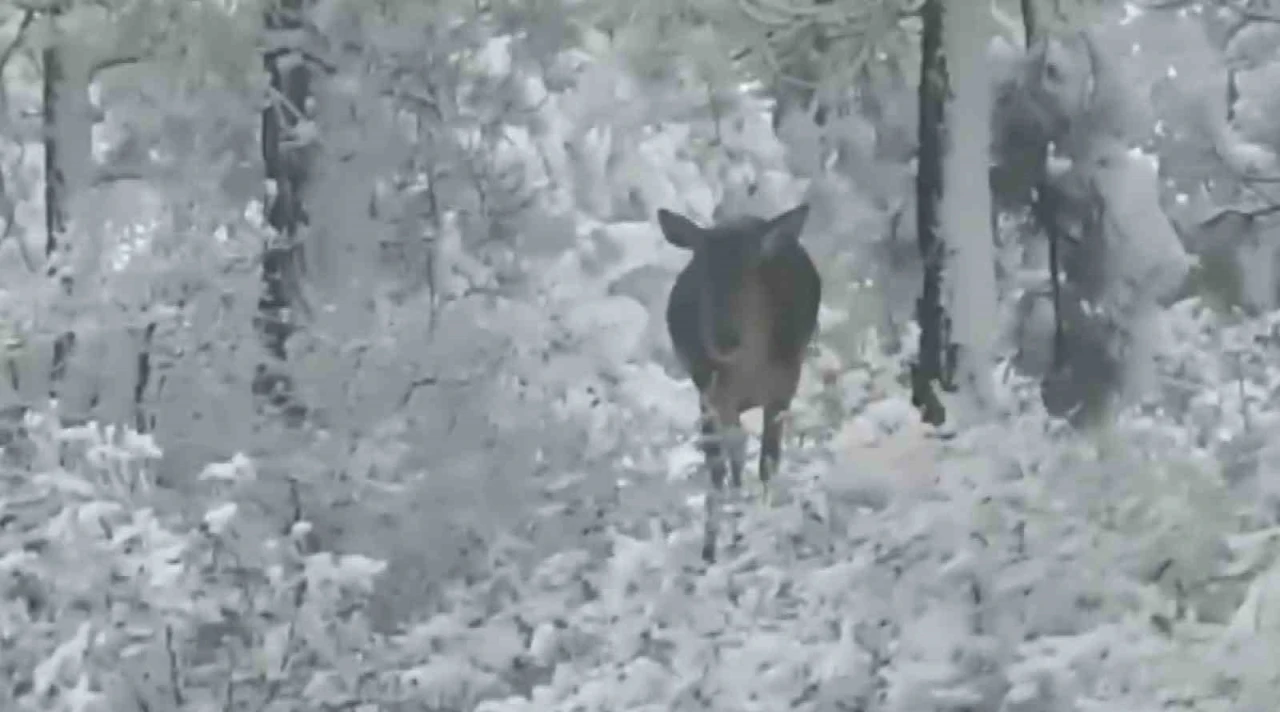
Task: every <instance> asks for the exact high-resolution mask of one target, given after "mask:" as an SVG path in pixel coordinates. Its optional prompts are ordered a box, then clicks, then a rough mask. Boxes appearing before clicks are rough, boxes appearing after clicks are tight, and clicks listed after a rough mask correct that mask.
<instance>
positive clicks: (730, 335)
mask: <svg viewBox="0 0 1280 712" xmlns="http://www.w3.org/2000/svg"><path fill="white" fill-rule="evenodd" d="M807 217H808V206H806V205H801V206H799V207H796V208H793V209H791V210H788V211H786V212H784V213H782V214H781V215H779V216H777V217H774V218H772V219H768V220H765V219H762V218H756V217H747V218H740V219H737V220H734V221H732V222H728V223H725V224H721V225H717V226H714V227H710V228H703V227H700V226H698V225H697V224H695V223H693V222H692V221H690V220H689V219H688V218H685V217H683V216H681V215H677V214H675V213H672V212H670V211H667V210H660V211H658V223H659V225H660V226H661V228H662V232H663V235H664V236H665V237H666V239H667V241H668V242H670V243H671V244H673V245H676V246H677V247H681V248H684V249H688V250H690V251H691V252H692V253H693V259H692V260H690V262H689V264H688V266H686V267H685V269H684V271H682V272H681V273H680V275H679V276H678V277H676V281H675V285H674V286H673V287H672V288H671V295H670V298H669V300H668V302H667V330H668V332H669V333H670V335H671V343H672V347H673V349H674V350H675V352H676V355H677V357H678V358H679V360H680V362H681V363H682V364H683V365H684V368H685V370H687V371H688V372H689V375H690V377H691V378H692V379H693V382H694V385H695V386H696V387H697V389H698V392H699V394H700V396H701V421H702V435H703V442H702V449H703V453H704V455H705V456H706V459H707V465H708V468H709V469H710V472H711V492H710V494H709V496H708V498H707V514H708V518H707V533H706V539H705V541H704V544H703V558H704V559H706V560H708V561H710V560H712V559H713V558H714V552H715V528H716V523H715V514H716V511H718V508H719V502H718V500H719V493H720V492H721V491H722V490H723V488H724V476H725V462H724V460H725V458H724V455H725V451H726V450H727V451H728V455H729V457H728V460H729V470H730V472H731V474H732V482H733V486H734V487H741V485H742V470H743V466H744V459H745V458H744V453H745V437H744V436H743V434H742V429H741V422H740V416H741V414H742V413H744V412H746V411H748V410H751V409H752V408H763V409H764V432H763V433H762V436H761V444H760V481H761V483H762V484H763V485H765V486H767V484H768V481H769V478H770V477H771V475H772V474H773V472H774V471H775V470H776V468H777V466H778V460H779V457H780V455H781V447H782V422H781V419H780V418H781V416H782V414H783V413H785V412H786V411H787V410H788V409H789V408H790V406H791V400H792V398H794V397H795V393H796V387H797V385H798V384H799V382H800V371H801V366H802V364H803V362H804V355H805V350H806V348H807V347H808V344H809V341H810V340H811V339H812V338H813V336H814V334H815V333H816V332H817V328H818V304H819V302H820V300H821V297H822V281H821V278H820V277H819V276H818V270H817V269H816V268H815V267H814V264H813V260H812V259H810V257H809V254H808V252H807V251H806V250H805V249H804V247H803V246H802V245H801V244H800V233H801V231H802V230H803V228H804V222H805V219H806V218H807Z"/></svg>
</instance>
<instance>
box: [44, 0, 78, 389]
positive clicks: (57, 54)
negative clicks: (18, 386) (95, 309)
mask: <svg viewBox="0 0 1280 712" xmlns="http://www.w3.org/2000/svg"><path fill="white" fill-rule="evenodd" d="M46 12H47V17H46V20H47V22H48V23H49V38H48V44H46V45H45V47H44V49H43V50H42V51H41V53H40V59H41V63H42V65H43V67H42V69H43V73H42V74H43V76H42V78H41V97H40V98H41V104H42V106H41V129H42V131H43V141H44V227H45V243H44V254H45V259H46V261H47V262H48V265H49V268H48V272H47V274H48V276H49V278H50V279H55V280H57V281H58V282H59V283H60V285H61V287H62V291H63V295H64V296H65V297H70V296H71V289H72V283H71V277H70V276H69V275H68V274H66V273H65V271H63V270H65V269H66V267H67V265H66V264H65V260H63V259H61V258H62V257H63V256H64V253H65V251H66V249H67V245H66V244H64V242H63V241H64V239H65V237H66V231H67V175H66V171H65V170H64V168H63V165H62V164H63V161H64V160H65V159H66V156H64V154H63V152H64V150H65V149H67V148H68V147H66V146H63V145H62V140H61V139H62V137H63V131H62V123H63V122H65V121H67V120H68V119H69V117H66V116H63V115H62V110H63V109H64V108H65V107H64V102H63V101H62V98H63V97H62V93H63V92H64V91H67V87H64V86H63V83H64V82H65V81H66V78H67V77H66V68H65V67H64V65H63V61H62V47H61V37H60V32H59V28H58V21H59V19H60V18H61V16H62V8H61V7H60V6H59V5H56V4H55V5H53V6H52V7H50V8H49V9H48V10H47V11H46ZM60 271H61V273H60ZM73 348H75V334H74V333H73V332H71V331H70V330H68V331H64V332H62V333H61V334H59V335H58V336H57V337H56V338H55V339H54V342H53V361H52V364H51V366H50V370H49V397H50V398H56V397H57V395H58V385H59V384H60V383H61V381H62V380H63V378H64V377H65V376H66V370H67V362H68V361H69V360H70V358H71V351H72V349H73Z"/></svg>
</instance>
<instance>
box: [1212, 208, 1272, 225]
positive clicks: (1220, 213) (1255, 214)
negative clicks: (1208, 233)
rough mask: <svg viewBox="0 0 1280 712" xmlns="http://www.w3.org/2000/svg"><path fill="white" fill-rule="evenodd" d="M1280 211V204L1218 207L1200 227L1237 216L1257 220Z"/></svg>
mask: <svg viewBox="0 0 1280 712" xmlns="http://www.w3.org/2000/svg"><path fill="white" fill-rule="evenodd" d="M1277 213H1280V204H1277V205H1264V206H1261V207H1256V208H1244V207H1239V206H1227V207H1224V208H1218V209H1217V210H1215V211H1214V213H1213V214H1212V215H1210V216H1209V217H1207V218H1205V219H1203V220H1201V221H1200V227H1213V226H1214V225H1216V224H1218V223H1220V222H1222V221H1223V220H1224V219H1226V218H1227V217H1231V216H1235V217H1240V218H1244V219H1245V220H1256V219H1258V218H1264V217H1268V216H1271V215H1275V214H1277Z"/></svg>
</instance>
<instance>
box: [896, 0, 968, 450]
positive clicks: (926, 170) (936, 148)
mask: <svg viewBox="0 0 1280 712" xmlns="http://www.w3.org/2000/svg"><path fill="white" fill-rule="evenodd" d="M944 2H945V0H924V4H923V5H922V6H921V8H920V16H921V20H922V23H923V25H922V27H921V33H920V87H919V96H920V117H919V124H918V130H919V154H918V156H917V161H916V235H917V240H918V241H919V245H920V257H921V259H922V261H923V263H924V283H923V285H922V290H921V294H920V298H919V299H918V300H917V301H916V320H917V321H918V322H919V324H920V348H919V353H918V354H917V355H916V362H915V363H914V364H912V366H911V402H912V404H913V405H915V406H916V407H917V408H919V409H920V415H921V418H922V419H923V420H924V422H926V423H929V424H931V425H941V424H942V423H943V422H944V421H945V420H946V415H947V414H946V409H945V408H944V407H943V403H942V398H941V395H940V393H939V392H938V391H939V389H947V388H950V384H951V371H952V363H951V361H952V359H951V358H950V352H951V350H952V349H951V346H950V344H949V343H948V342H949V341H950V331H951V329H950V319H949V318H948V317H947V315H946V313H945V312H944V311H943V307H942V269H943V262H944V260H945V257H946V249H945V248H946V245H945V243H944V242H943V240H942V235H941V234H940V232H939V226H938V217H939V212H940V211H939V206H940V203H941V198H942V192H943V189H944V186H943V171H942V168H943V165H942V155H943V154H942V152H943V138H944V137H943V132H944V130H945V128H946V127H945V120H946V103H947V94H948V86H949V83H950V82H949V79H948V77H947V63H946V57H945V55H944V54H943V46H942V42H943V22H944V15H943V9H942V6H943V3H944ZM984 7H985V6H984Z"/></svg>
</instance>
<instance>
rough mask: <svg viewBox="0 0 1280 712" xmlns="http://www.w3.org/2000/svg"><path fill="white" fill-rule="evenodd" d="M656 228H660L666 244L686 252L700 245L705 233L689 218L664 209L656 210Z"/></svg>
mask: <svg viewBox="0 0 1280 712" xmlns="http://www.w3.org/2000/svg"><path fill="white" fill-rule="evenodd" d="M658 227H660V228H662V236H663V237H665V238H667V242H670V243H671V244H673V245H675V246H676V247H680V248H683V249H686V250H692V249H696V248H697V247H698V245H701V244H702V240H703V237H704V234H705V233H706V231H705V230H703V229H702V228H700V227H698V225H697V223H695V222H693V221H692V220H690V219H689V218H686V217H685V216H683V215H680V214H679V213H673V212H671V211H670V210H667V209H665V208H661V209H659V210H658Z"/></svg>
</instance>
